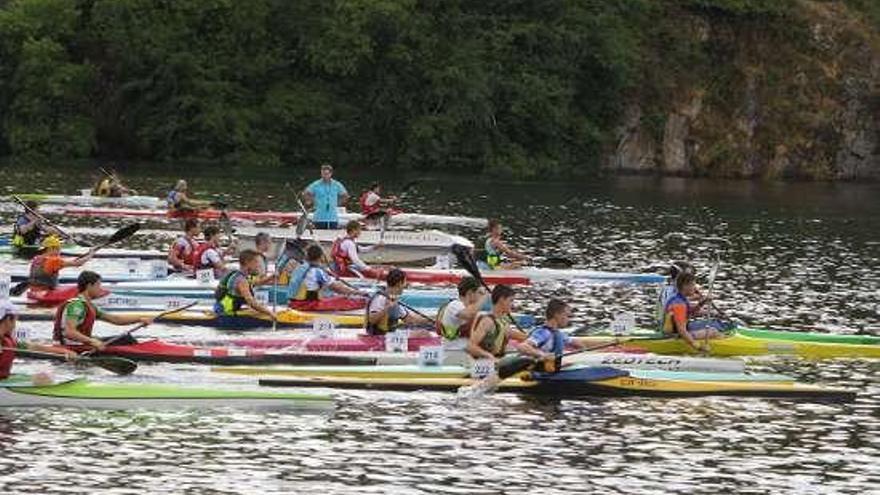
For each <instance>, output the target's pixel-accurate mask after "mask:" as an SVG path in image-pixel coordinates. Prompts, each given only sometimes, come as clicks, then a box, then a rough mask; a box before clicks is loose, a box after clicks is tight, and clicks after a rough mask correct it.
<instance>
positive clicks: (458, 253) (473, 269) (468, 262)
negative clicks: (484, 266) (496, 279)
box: [451, 244, 486, 285]
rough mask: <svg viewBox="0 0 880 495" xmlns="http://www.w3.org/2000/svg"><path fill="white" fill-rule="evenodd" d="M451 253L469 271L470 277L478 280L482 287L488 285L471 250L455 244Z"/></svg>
mask: <svg viewBox="0 0 880 495" xmlns="http://www.w3.org/2000/svg"><path fill="white" fill-rule="evenodd" d="M451 251H452V254H453V255H454V256H455V259H456V260H457V261H458V264H459V265H461V266H462V267H463V268H464V269H465V270H467V272H468V274H470V276H472V277H474V278H475V279H477V281H479V282H480V283H481V284H482V285H486V282H484V281H483V276H482V275H481V274H480V268H479V267H478V266H477V260H475V259H474V255H473V254H471V250H470V248H468V247H467V246H462V245H461V244H453V245H452V248H451Z"/></svg>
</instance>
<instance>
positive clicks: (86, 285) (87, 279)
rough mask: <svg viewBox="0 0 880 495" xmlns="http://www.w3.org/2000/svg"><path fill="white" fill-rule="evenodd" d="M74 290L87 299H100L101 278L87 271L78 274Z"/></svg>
mask: <svg viewBox="0 0 880 495" xmlns="http://www.w3.org/2000/svg"><path fill="white" fill-rule="evenodd" d="M76 290H78V291H79V293H80V294H83V295H85V296H86V297H87V298H89V299H95V298H98V297H101V292H102V291H101V276H100V275H98V274H97V273H95V272H93V271H89V270H86V271H84V272H82V273H80V274H79V277H77V279H76Z"/></svg>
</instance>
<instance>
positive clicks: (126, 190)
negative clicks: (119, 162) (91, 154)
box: [98, 167, 137, 195]
mask: <svg viewBox="0 0 880 495" xmlns="http://www.w3.org/2000/svg"><path fill="white" fill-rule="evenodd" d="M98 169H99V170H100V171H101V173H103V174H104V175H106V176H107V177H109V178H110V179H111V180H114V181H116V184H118V185H119V187H120V188H122V190H123V191H122V192H123V195H126V194H137V191H136V190H135V189H131V188H130V187H125V185H124V184H122V181H121V180H119V176H117V175H116V173H114V172H108V171H107V169H105V168H104V167H98Z"/></svg>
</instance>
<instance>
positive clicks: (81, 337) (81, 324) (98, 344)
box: [54, 270, 153, 351]
mask: <svg viewBox="0 0 880 495" xmlns="http://www.w3.org/2000/svg"><path fill="white" fill-rule="evenodd" d="M76 288H77V291H78V292H79V294H77V296H76V297H74V298H72V299H70V300H68V301H67V302H65V303H64V304H62V305H61V306H59V307H58V310H57V311H56V312H55V327H54V339H55V341H56V342H58V343H59V344H61V345H85V346H91V347H94V348H95V349H97V350H99V351H100V350H103V349H104V347H105V344H104V342H105V341H107V340H111V339H112V340H113V345H133V344H136V343H137V341H136V340H135V339H134V337H132V336H131V335H130V334H126V335H125V336H124V337H121V338H118V339H117V338H115V337H106V338H103V339H100V338H96V337H92V329H93V327H94V325H95V321H96V320H101V321H106V322H108V323H112V324H114V325H130V324H133V323H143V324H144V325H149V324H151V323H153V318H152V317H149V316H122V315H118V314H113V313H107V312H104V311H101V309H100V308H98V307H97V306H95V304H94V303H93V302H92V301H93V300H94V299H95V298H98V297H101V295H103V294H104V291H103V289H102V288H101V276H100V275H98V274H97V273H95V272H92V271H88V270H86V271H84V272H82V273H80V274H79V278H77V281H76Z"/></svg>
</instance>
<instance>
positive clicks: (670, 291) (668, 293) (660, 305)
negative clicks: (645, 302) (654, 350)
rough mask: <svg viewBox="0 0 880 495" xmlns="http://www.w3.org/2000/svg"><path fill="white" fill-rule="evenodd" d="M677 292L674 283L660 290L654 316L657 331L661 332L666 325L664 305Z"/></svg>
mask: <svg viewBox="0 0 880 495" xmlns="http://www.w3.org/2000/svg"><path fill="white" fill-rule="evenodd" d="M676 294H678V290H677V289H676V288H675V282H672V283H669V284H666V285H664V286H663V287H661V288H660V295H659V296H658V297H657V310H656V312H655V314H654V321H655V322H656V323H657V329H658V330H659V331H661V332H662V331H663V326H664V325H665V324H666V303H668V302H669V301H670V299H672V298H673V297H675V295H676Z"/></svg>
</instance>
